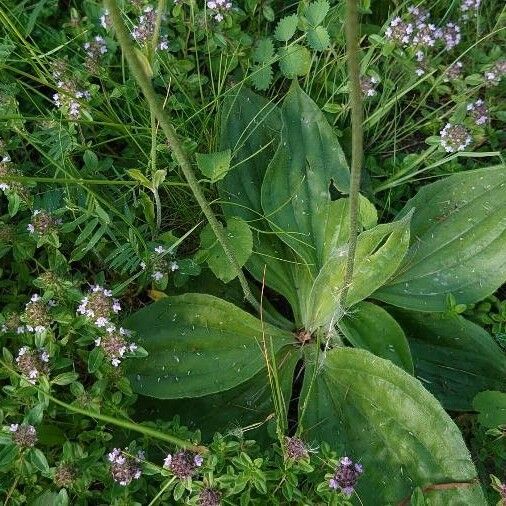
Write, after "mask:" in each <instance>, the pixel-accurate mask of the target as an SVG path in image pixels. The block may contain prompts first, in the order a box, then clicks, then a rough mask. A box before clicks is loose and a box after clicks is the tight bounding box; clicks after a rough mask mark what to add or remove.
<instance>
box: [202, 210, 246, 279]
mask: <svg viewBox="0 0 506 506" xmlns="http://www.w3.org/2000/svg"><path fill="white" fill-rule="evenodd" d="M225 233H226V235H227V238H228V242H229V244H230V247H231V249H232V251H233V253H234V255H235V258H236V260H237V262H238V263H239V266H240V267H242V266H243V265H244V264H245V263H246V261H247V260H248V258H249V257H250V255H251V252H252V250H253V235H252V233H251V230H250V228H249V226H248V224H247V223H246V222H244V221H243V220H242V219H240V218H229V219H228V220H227V226H226V228H225ZM200 248H201V250H203V251H205V253H206V254H207V257H206V260H207V263H208V265H209V267H210V269H211V270H212V271H213V273H214V274H215V276H216V277H218V278H219V279H221V280H222V281H223V282H224V283H228V282H229V281H232V280H233V279H234V278H235V277H236V276H237V271H236V270H235V268H234V267H233V266H232V264H231V263H230V261H229V260H228V258H227V257H226V255H225V251H224V250H223V247H222V246H221V244H220V243H219V242H218V240H217V239H216V236H215V235H214V231H213V229H212V228H211V226H210V225H206V226H205V227H204V228H203V229H202V232H201V233H200Z"/></svg>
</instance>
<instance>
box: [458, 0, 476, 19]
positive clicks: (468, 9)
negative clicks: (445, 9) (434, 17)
mask: <svg viewBox="0 0 506 506" xmlns="http://www.w3.org/2000/svg"><path fill="white" fill-rule="evenodd" d="M480 3H481V0H463V1H462V3H461V4H460V12H461V13H462V19H470V18H471V17H474V16H477V15H478V9H479V8H480Z"/></svg>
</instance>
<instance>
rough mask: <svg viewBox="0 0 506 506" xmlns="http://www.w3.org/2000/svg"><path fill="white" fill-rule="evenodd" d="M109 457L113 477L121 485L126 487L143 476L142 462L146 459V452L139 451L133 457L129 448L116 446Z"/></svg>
mask: <svg viewBox="0 0 506 506" xmlns="http://www.w3.org/2000/svg"><path fill="white" fill-rule="evenodd" d="M107 459H108V460H109V462H110V463H111V475H112V479H113V480H114V481H115V482H116V483H119V484H120V485H121V486H123V487H126V486H127V485H130V483H132V481H133V480H138V479H139V478H140V477H141V474H142V471H141V468H140V462H141V461H142V460H144V452H142V451H139V452H138V453H137V456H136V457H131V456H129V455H128V450H124V451H123V450H120V449H119V448H114V449H113V451H112V452H110V453H109V454H108V455H107Z"/></svg>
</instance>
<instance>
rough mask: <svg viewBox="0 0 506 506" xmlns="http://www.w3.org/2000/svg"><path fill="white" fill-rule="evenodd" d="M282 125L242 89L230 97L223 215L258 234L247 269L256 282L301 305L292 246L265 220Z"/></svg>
mask: <svg viewBox="0 0 506 506" xmlns="http://www.w3.org/2000/svg"><path fill="white" fill-rule="evenodd" d="M280 129H281V121H280V115H279V109H278V108H277V107H276V105H275V104H273V103H272V102H269V101H268V100H266V99H265V98H263V97H261V96H259V95H257V94H256V93H253V92H252V91H250V90H248V89H247V88H242V89H241V90H240V91H238V92H237V93H236V94H233V95H230V96H228V97H227V100H226V102H225V107H224V112H223V115H222V118H221V149H227V148H229V149H231V150H232V164H233V165H234V170H232V171H231V172H229V173H228V174H227V176H226V177H225V178H224V179H223V180H222V181H220V182H219V183H218V189H219V193H220V197H221V199H222V201H223V202H222V208H223V212H224V214H225V216H228V217H230V216H239V217H241V218H242V219H243V220H245V221H247V222H248V223H249V224H250V225H251V227H252V228H253V229H254V230H256V232H255V233H254V234H253V253H252V255H251V257H250V258H249V260H248V262H247V264H246V268H247V269H248V270H249V271H250V272H251V274H252V275H253V276H254V277H255V278H256V279H257V280H258V281H260V282H261V281H262V280H263V278H264V269H265V282H266V284H267V285H268V286H270V287H271V288H272V289H274V290H275V291H277V292H278V293H280V294H282V295H283V296H284V297H285V298H286V299H287V300H288V301H289V303H290V305H292V307H294V306H296V305H297V291H296V289H295V287H294V284H293V282H292V278H293V276H292V272H291V270H290V261H291V259H290V253H289V251H288V248H287V247H286V246H285V245H284V244H283V242H282V241H280V240H279V239H278V238H277V237H276V236H275V235H274V234H273V233H272V231H271V230H270V228H269V225H268V224H267V222H266V221H265V219H264V218H263V211H262V206H261V202H260V192H261V187H262V181H263V179H264V175H265V170H266V168H267V165H268V164H269V162H270V160H271V158H272V157H273V155H274V151H275V149H276V147H277V145H278V142H279V131H280Z"/></svg>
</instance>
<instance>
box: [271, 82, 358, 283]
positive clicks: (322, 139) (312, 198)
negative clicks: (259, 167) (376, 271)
mask: <svg viewBox="0 0 506 506" xmlns="http://www.w3.org/2000/svg"><path fill="white" fill-rule="evenodd" d="M282 120H283V130H282V134H281V141H280V144H279V147H278V150H277V151H276V154H275V155H274V158H273V159H272V161H271V163H270V164H269V167H268V168H267V172H266V174H265V178H264V182H263V185H262V207H263V209H264V212H265V214H266V215H267V216H268V217H269V222H270V224H271V227H272V228H273V230H274V231H276V232H277V235H278V236H279V237H280V239H282V240H283V241H284V242H285V243H286V244H287V245H288V246H290V247H291V248H292V249H293V250H294V251H295V252H296V253H297V254H298V255H299V256H300V258H301V259H302V260H303V261H304V262H305V263H307V264H308V266H309V267H310V268H311V269H312V270H313V272H315V273H316V272H317V270H318V266H320V265H321V264H322V257H323V255H324V248H325V241H326V236H327V235H328V232H327V223H328V222H329V221H331V220H332V206H331V196H330V191H329V187H330V184H331V183H333V184H334V186H336V187H337V188H338V189H339V190H341V191H347V190H348V187H349V170H348V166H347V163H346V159H345V157H344V153H343V151H342V149H341V147H340V145H339V142H338V140H337V137H336V135H335V133H334V131H333V129H332V127H331V126H330V125H329V124H328V122H327V120H326V118H325V116H324V115H323V113H322V112H321V111H320V109H319V108H318V106H317V105H316V104H315V103H314V102H313V101H312V100H311V98H309V96H308V95H306V94H305V93H304V92H303V91H302V90H301V89H300V87H299V85H298V84H297V83H296V82H294V83H293V84H292V86H291V88H290V91H289V92H288V94H287V95H286V97H285V100H284V103H283V108H282Z"/></svg>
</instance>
